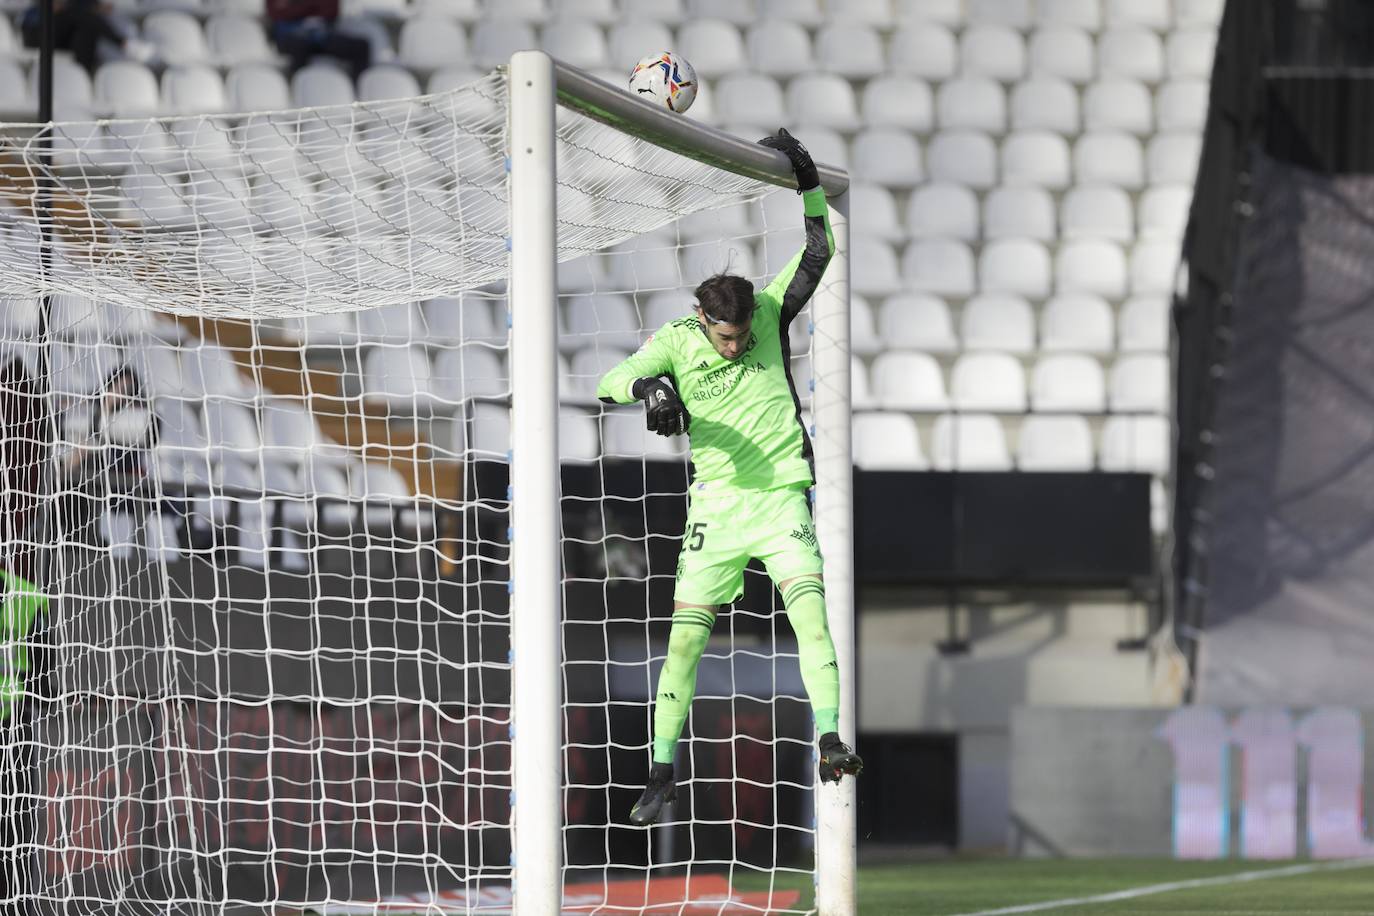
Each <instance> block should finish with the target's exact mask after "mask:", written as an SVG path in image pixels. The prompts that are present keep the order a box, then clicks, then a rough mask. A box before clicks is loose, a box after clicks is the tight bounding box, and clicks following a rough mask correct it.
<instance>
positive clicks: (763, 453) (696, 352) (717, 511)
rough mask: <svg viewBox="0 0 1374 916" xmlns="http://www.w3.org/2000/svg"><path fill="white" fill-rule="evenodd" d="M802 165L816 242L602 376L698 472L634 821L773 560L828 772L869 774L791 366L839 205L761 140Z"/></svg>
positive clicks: (778, 142)
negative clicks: (749, 593) (755, 577)
mask: <svg viewBox="0 0 1374 916" xmlns="http://www.w3.org/2000/svg"><path fill="white" fill-rule="evenodd" d="M759 142H760V143H762V144H763V145H765V146H768V147H770V148H772V149H776V150H779V151H780V152H782V153H783V154H784V155H786V156H787V158H788V159H789V160H790V162H791V163H792V168H793V171H794V172H795V173H796V176H797V187H798V188H799V189H800V192H801V196H802V204H803V219H804V222H805V228H806V244H805V247H803V248H802V250H801V252H800V253H798V254H797V256H796V257H794V258H793V259H792V261H791V262H790V263H788V265H787V266H786V267H784V268H783V270H782V272H781V273H779V274H778V276H777V277H775V278H774V279H773V280H772V282H770V283H769V284H768V285H767V286H765V287H764V288H763V289H762V290H758V291H756V290H755V289H754V285H753V284H752V283H750V282H749V281H748V280H747V279H745V278H743V277H738V276H733V275H730V274H718V275H716V276H713V277H710V278H708V279H707V280H705V281H703V282H702V283H701V284H700V285H699V286H697V288H696V290H695V296H696V307H695V309H694V311H693V314H690V315H686V316H683V317H682V318H678V319H676V320H674V321H670V322H669V323H668V324H666V325H664V326H663V327H662V328H660V329H659V330H658V331H657V332H656V333H655V334H654V335H653V336H651V337H650V338H649V339H648V341H646V342H645V344H644V345H643V346H642V347H640V349H639V350H638V351H637V352H636V353H634V354H632V355H631V356H630V357H629V358H627V359H626V360H625V361H624V362H622V363H620V364H619V365H618V366H615V367H614V368H613V369H611V370H610V371H609V372H608V373H606V375H605V376H604V377H603V378H602V379H601V381H600V384H599V386H598V388H597V397H599V398H600V399H601V400H602V401H604V402H606V403H611V404H629V403H633V402H635V401H643V402H644V405H645V410H646V420H647V423H648V427H649V429H650V430H652V431H654V432H656V433H658V434H659V435H661V436H687V437H688V439H689V441H690V443H691V447H692V464H693V466H694V468H695V474H694V476H693V479H692V482H691V484H690V487H689V492H690V494H691V507H690V509H689V511H688V515H687V526H686V531H685V532H684V535H683V539H682V549H681V553H680V554H679V556H678V567H677V584H676V587H675V590H674V595H673V623H672V628H671V630H670V632H669V636H668V655H667V658H666V659H665V661H664V663H663V668H662V670H661V671H660V673H659V679H658V685H657V688H656V691H655V696H654V742H653V764H652V767H651V769H650V772H649V779H648V784H647V786H646V788H645V790H644V793H643V795H642V796H641V797H640V799H639V801H638V802H637V803H636V804H635V806H634V807H633V808H632V809H631V811H630V822H631V823H633V824H636V825H640V826H643V825H648V824H652V823H654V822H656V821H657V820H658V818H659V816H660V813H661V811H662V808H663V806H664V805H665V804H667V803H669V802H671V801H673V800H674V798H675V796H676V790H675V783H674V772H673V759H674V749H675V747H676V744H677V741H678V738H679V737H680V736H681V733H682V728H683V725H684V723H685V722H686V719H687V713H688V709H689V707H690V706H691V702H692V696H693V693H694V692H695V689H696V672H697V665H698V663H699V662H700V660H701V655H702V653H703V651H704V650H705V648H706V641H707V639H708V638H709V636H710V633H711V629H712V627H713V626H714V625H715V619H716V610H717V608H718V607H719V606H720V605H722V604H729V603H731V602H733V601H735V600H737V599H738V598H739V597H740V595H742V594H743V592H744V568H745V566H747V565H748V563H749V561H750V559H751V558H755V557H756V558H758V559H759V560H761V561H762V562H763V563H764V565H765V567H766V568H767V570H768V574H769V576H770V577H771V578H772V580H773V582H774V583H775V584H776V585H777V587H778V590H779V592H781V594H782V599H783V604H784V606H785V607H786V610H787V618H788V621H789V623H790V624H791V625H792V629H793V631H794V632H795V633H796V636H797V648H798V655H799V661H800V665H801V674H802V682H803V684H804V685H805V687H806V693H807V696H808V698H809V699H810V702H811V707H812V712H813V714H814V716H815V721H816V731H817V733H818V734H819V735H820V742H819V744H820V777H821V780H822V781H823V782H835V781H838V780H839V779H840V778H841V777H842V776H843V775H845V774H850V775H856V774H857V773H858V772H859V771H860V770H861V769H862V767H863V762H862V761H861V760H860V759H859V756H858V755H857V754H855V753H854V751H853V750H852V749H850V748H849V747H848V746H847V745H845V744H844V743H843V742H842V741H841V740H840V737H839V706H840V702H839V697H840V686H839V668H838V665H837V663H836V658H835V647H834V644H833V642H832V641H831V638H830V630H829V627H828V625H827V622H826V612H825V586H824V582H823V581H822V578H821V569H822V565H821V552H820V545H819V543H818V542H817V540H816V531H815V527H814V526H813V524H812V520H811V510H810V503H809V501H808V499H807V491H808V490H809V489H810V487H811V486H812V484H813V483H814V475H813V471H812V461H811V458H812V454H811V441H810V439H809V437H808V436H807V434H806V430H805V428H804V426H803V424H802V420H801V403H800V401H799V399H798V397H797V391H796V385H795V383H794V381H793V379H792V376H791V373H790V371H789V370H788V362H789V357H790V356H791V354H790V351H789V345H788V334H787V330H788V326H789V325H790V324H791V323H792V321H793V320H794V319H795V318H796V317H797V316H798V315H799V314H800V312H801V310H802V308H803V307H804V306H805V305H806V303H807V301H808V300H810V298H811V295H812V294H813V293H814V292H815V291H816V287H817V285H818V284H819V283H820V279H821V275H822V274H823V273H824V271H825V268H826V265H827V264H828V263H829V262H830V258H831V255H832V254H833V253H834V250H835V242H834V238H833V236H832V234H831V231H830V219H829V206H828V204H827V203H826V199H825V191H824V190H822V189H821V186H820V176H819V174H818V173H817V170H816V166H815V163H814V162H813V161H812V159H811V156H810V154H809V153H808V152H807V151H806V148H805V147H804V146H802V144H801V143H799V142H798V141H797V140H796V139H795V138H793V137H792V136H791V135H790V134H789V133H788V132H787V131H786V130H779V131H778V133H777V134H776V135H774V136H770V137H766V138H764V139H763V140H760V141H759Z"/></svg>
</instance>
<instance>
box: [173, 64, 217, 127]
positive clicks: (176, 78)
mask: <svg viewBox="0 0 1374 916" xmlns="http://www.w3.org/2000/svg"><path fill="white" fill-rule="evenodd" d="M162 107H163V110H164V111H167V112H169V113H171V114H188V115H189V114H211V113H215V112H220V111H227V110H228V108H229V98H228V94H227V93H226V92H225V91H224V81H223V80H222V79H221V78H220V75H219V71H218V70H216V69H215V68H214V67H208V66H205V65H204V64H199V65H196V66H182V67H168V68H167V69H166V70H164V71H163V73H162Z"/></svg>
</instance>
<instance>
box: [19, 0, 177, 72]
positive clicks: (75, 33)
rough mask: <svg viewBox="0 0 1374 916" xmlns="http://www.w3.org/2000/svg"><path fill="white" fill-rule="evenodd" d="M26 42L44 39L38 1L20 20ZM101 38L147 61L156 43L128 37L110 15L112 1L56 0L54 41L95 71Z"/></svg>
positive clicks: (31, 43)
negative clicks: (109, 2) (40, 25)
mask: <svg viewBox="0 0 1374 916" xmlns="http://www.w3.org/2000/svg"><path fill="white" fill-rule="evenodd" d="M19 28H20V31H21V32H22V33H23V37H24V44H25V45H26V46H27V47H30V48H37V47H38V45H39V43H40V42H41V40H42V35H41V34H40V30H39V18H38V4H36V3H35V4H34V5H33V6H31V7H29V8H28V9H27V10H25V11H24V15H23V17H22V18H21V19H20V21H19ZM101 40H104V41H108V42H109V43H110V44H112V45H115V46H116V47H119V48H122V49H123V50H124V54H125V55H126V56H128V57H130V58H132V59H134V60H137V61H141V62H143V63H147V62H148V60H150V59H151V58H152V56H153V46H152V45H151V44H149V43H148V42H146V41H140V40H138V39H137V38H127V37H125V36H124V35H123V34H122V33H121V32H120V31H119V30H118V29H117V28H115V26H114V23H113V22H112V21H111V19H110V5H109V4H108V3H105V2H101V0H53V45H54V47H56V48H57V49H58V50H60V51H71V52H72V56H73V57H75V58H76V62H77V63H79V64H80V65H81V66H83V67H85V68H86V71H87V72H88V73H90V74H92V75H94V74H95V69H96V67H97V66H98V65H99V63H100V61H99V58H98V53H97V52H98V51H99V46H100V42H101Z"/></svg>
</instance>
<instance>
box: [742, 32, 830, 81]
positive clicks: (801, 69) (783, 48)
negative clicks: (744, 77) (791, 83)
mask: <svg viewBox="0 0 1374 916" xmlns="http://www.w3.org/2000/svg"><path fill="white" fill-rule="evenodd" d="M745 46H746V48H747V51H748V59H749V60H750V61H751V62H752V64H753V66H754V68H755V69H756V70H758V71H759V72H760V73H767V74H769V75H770V76H774V77H779V78H786V77H790V76H797V75H799V74H802V73H810V72H812V71H813V70H815V69H816V66H817V65H816V60H815V58H814V57H813V56H812V53H811V36H810V35H808V34H807V32H806V29H804V28H802V27H801V25H800V24H798V23H796V22H793V21H790V20H787V19H770V20H766V21H763V22H757V23H754V24H753V25H751V26H750V27H749V30H748V32H747V33H746V34H745Z"/></svg>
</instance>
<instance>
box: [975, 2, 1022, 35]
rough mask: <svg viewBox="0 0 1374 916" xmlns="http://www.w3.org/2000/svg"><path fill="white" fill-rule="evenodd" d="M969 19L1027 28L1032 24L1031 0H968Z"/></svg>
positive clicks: (1014, 27)
mask: <svg viewBox="0 0 1374 916" xmlns="http://www.w3.org/2000/svg"><path fill="white" fill-rule="evenodd" d="M967 3H968V21H969V22H978V23H989V24H992V25H1004V26H1008V27H1010V28H1013V29H1022V30H1025V29H1027V28H1029V27H1030V24H1031V3H1030V0H967Z"/></svg>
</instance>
